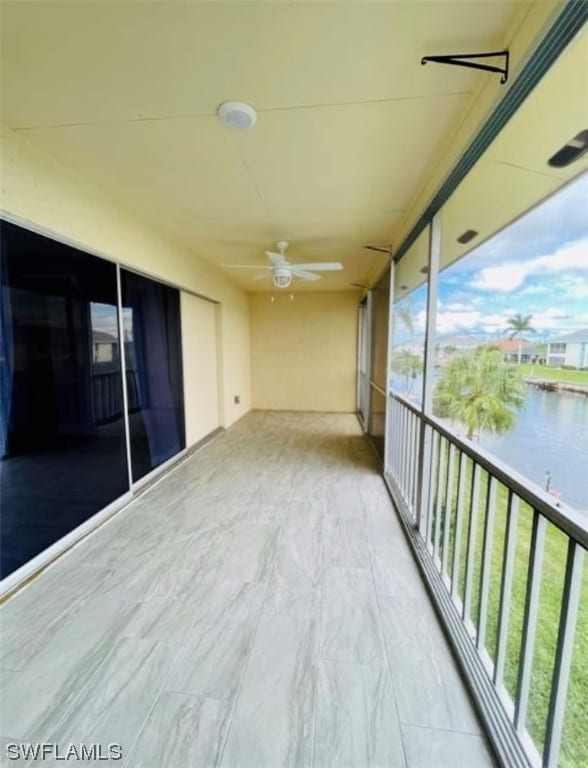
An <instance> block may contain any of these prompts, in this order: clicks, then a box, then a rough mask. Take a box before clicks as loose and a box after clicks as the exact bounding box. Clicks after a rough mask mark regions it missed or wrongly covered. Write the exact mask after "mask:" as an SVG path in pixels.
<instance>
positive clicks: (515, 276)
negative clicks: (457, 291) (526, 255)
mask: <svg viewBox="0 0 588 768" xmlns="http://www.w3.org/2000/svg"><path fill="white" fill-rule="evenodd" d="M568 270H574V271H581V272H586V273H587V275H586V281H588V239H584V240H579V241H577V242H575V243H572V244H571V245H566V246H564V247H563V248H559V249H558V250H557V251H555V252H554V253H550V254H547V255H543V256H537V257H535V258H533V259H528V260H527V261H521V262H511V263H508V264H500V265H497V266H495V267H485V268H484V269H481V270H480V272H479V274H478V275H477V276H476V277H475V278H474V280H473V281H472V282H471V284H470V285H471V287H472V288H475V289H477V290H481V291H499V292H503V293H511V292H512V291H516V290H517V288H520V287H521V286H522V285H523V283H524V282H525V280H526V279H527V278H528V277H533V276H543V277H545V276H550V275H554V276H555V275H561V274H562V273H563V272H565V271H568ZM554 279H556V278H554ZM554 287H555V286H554Z"/></svg>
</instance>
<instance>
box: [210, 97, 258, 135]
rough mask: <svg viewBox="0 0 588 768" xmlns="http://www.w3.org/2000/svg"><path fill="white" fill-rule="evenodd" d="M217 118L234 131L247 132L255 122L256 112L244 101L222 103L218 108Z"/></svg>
mask: <svg viewBox="0 0 588 768" xmlns="http://www.w3.org/2000/svg"><path fill="white" fill-rule="evenodd" d="M218 116H219V118H220V120H221V122H223V123H224V124H225V125H226V126H228V127H229V128H232V129H233V130H234V131H247V130H249V128H253V126H254V125H255V123H256V122H257V112H256V111H255V109H254V108H253V107H252V106H251V104H247V103H246V102H245V101H223V103H222V104H221V105H220V106H219V108H218Z"/></svg>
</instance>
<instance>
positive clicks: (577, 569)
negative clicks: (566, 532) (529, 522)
mask: <svg viewBox="0 0 588 768" xmlns="http://www.w3.org/2000/svg"><path fill="white" fill-rule="evenodd" d="M584 554H585V550H584V548H583V547H582V546H581V545H580V544H576V542H574V541H572V539H570V540H569V543H568V556H567V560H566V573H565V579H564V589H563V595H562V602H561V615H560V619H559V630H558V636H557V648H556V651H555V664H554V668H553V679H552V682H551V695H550V699H549V711H548V714H547V730H546V734H545V747H544V752H543V765H544V767H545V768H552V766H553V768H556V767H557V765H558V760H559V750H560V746H561V736H562V729H563V724H564V715H565V707H566V696H567V692H568V682H569V679H570V667H571V665H572V654H573V651H574V639H575V636H576V621H577V618H578V607H579V604H580V592H581V591H582V569H583V565H584ZM585 704H586V702H584V705H585Z"/></svg>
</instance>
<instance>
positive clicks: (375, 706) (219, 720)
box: [0, 411, 493, 768]
mask: <svg viewBox="0 0 588 768" xmlns="http://www.w3.org/2000/svg"><path fill="white" fill-rule="evenodd" d="M2 621H3V628H2V643H1V646H0V688H1V691H0V693H1V695H2V704H1V705H0V706H1V711H0V715H1V717H0V738H1V742H0V749H3V753H2V755H1V756H0V764H2V765H4V764H6V765H14V764H18V765H21V764H26V761H18V762H13V761H8V760H7V759H6V753H5V745H6V744H7V743H9V742H14V741H18V740H22V741H26V742H31V741H41V742H43V741H45V742H58V743H59V744H60V745H61V746H62V747H63V748H66V747H67V746H68V744H70V743H73V744H79V743H80V742H85V743H88V744H91V743H94V742H100V743H102V744H104V745H108V744H113V743H114V744H121V745H122V748H123V760H122V764H123V765H124V766H126V767H127V768H136V767H140V768H209V767H210V768H212V767H213V766H222V767H223V768H228V767H229V766H230V767H231V768H278V767H279V766H293V767H300V768H306V767H307V766H316V768H323V766H324V768H326V767H327V766H333V767H334V768H343V767H344V766H354V767H356V768H368V767H369V768H373V767H376V766H377V767H380V766H381V767H382V768H384V766H386V767H388V766H398V767H399V768H446V767H447V768H457V767H458V766H459V767H461V766H464V767H466V766H467V768H473V767H474V766H476V767H479V768H482V767H484V766H492V765H493V762H492V758H491V755H490V752H489V750H488V746H487V744H486V741H485V738H484V736H483V734H482V731H481V728H480V725H479V723H478V720H477V718H476V715H475V713H474V710H473V708H472V706H471V704H470V701H469V698H468V696H467V694H466V692H465V689H464V686H463V683H462V681H461V679H460V677H459V674H458V672H457V669H456V666H455V664H454V661H453V659H452V657H451V654H450V652H449V650H448V647H447V644H446V641H445V639H444V636H443V633H442V632H441V630H440V628H439V626H438V623H437V620H436V617H435V613H434V611H433V609H432V607H431V605H430V603H429V601H428V598H427V594H426V591H425V589H424V587H423V584H422V582H421V580H420V576H419V572H418V569H417V568H416V566H415V564H414V561H413V559H412V555H411V553H410V550H409V548H408V545H407V543H406V541H405V539H404V536H403V533H402V529H401V527H400V525H399V522H398V520H397V518H396V516H395V512H394V510H393V508H392V505H391V503H390V500H389V497H388V494H387V492H386V489H385V487H384V484H383V481H382V479H381V477H380V476H379V473H378V467H377V463H376V461H375V459H374V455H373V453H372V451H371V448H370V446H369V444H368V443H367V441H366V439H365V438H364V437H363V436H362V434H361V432H360V430H359V427H358V424H357V421H356V419H355V417H354V416H352V415H336V414H320V413H314V414H305V413H279V412H263V411H255V412H252V413H250V414H249V415H248V416H246V417H245V418H244V419H242V420H241V421H240V422H239V423H238V424H236V425H235V426H234V427H232V428H231V429H230V430H228V431H227V432H226V433H225V434H223V435H221V436H220V437H218V438H217V439H216V440H215V441H214V442H212V443H211V444H209V445H208V446H206V447H205V448H204V449H202V450H201V451H199V452H198V453H197V454H195V455H194V456H192V457H191V458H189V459H188V460H186V461H185V462H183V463H182V464H181V465H179V466H178V467H176V468H175V469H174V470H173V471H172V472H171V473H170V474H168V475H167V476H166V477H164V478H163V479H162V480H161V481H160V482H158V483H157V484H155V485H154V486H153V487H152V488H150V489H149V490H148V491H146V492H145V493H143V494H142V495H141V496H140V497H139V498H138V499H136V500H135V501H134V502H133V503H132V504H130V505H129V506H128V507H127V508H126V509H125V510H123V511H121V512H120V513H119V514H118V515H117V516H116V517H114V518H113V519H112V520H111V521H110V522H109V523H108V524H106V525H105V526H103V527H102V528H100V529H99V530H98V531H96V532H95V533H94V534H92V535H91V536H90V537H88V538H87V539H86V540H85V541H84V542H82V543H81V544H80V545H78V546H77V547H76V548H75V549H74V550H72V551H71V552H70V553H68V554H67V555H65V556H64V557H63V558H61V559H60V560H58V561H57V562H56V563H55V564H54V565H53V566H51V567H50V568H48V569H47V570H46V571H45V572H44V573H42V574H41V575H40V576H39V577H38V578H37V579H35V580H34V581H33V582H32V583H31V584H30V585H29V586H28V587H26V588H25V589H23V590H22V591H21V592H20V593H18V594H17V595H16V596H15V597H13V598H12V599H11V600H10V601H8V602H7V603H6V605H5V606H4V607H3V610H2ZM30 764H31V765H43V766H45V765H51V764H53V763H52V762H51V760H46V761H33V762H32V763H30ZM55 764H56V765H62V764H63V763H62V762H56V763H55ZM85 764H88V761H86V763H85ZM96 764H97V765H98V764H100V765H104V764H107V763H105V762H104V761H100V762H98V761H97V762H96ZM117 764H118V765H121V762H117Z"/></svg>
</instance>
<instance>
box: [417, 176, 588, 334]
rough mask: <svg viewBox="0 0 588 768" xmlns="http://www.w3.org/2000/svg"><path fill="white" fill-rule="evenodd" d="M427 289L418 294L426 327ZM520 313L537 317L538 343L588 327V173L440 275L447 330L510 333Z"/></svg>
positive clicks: (440, 318)
mask: <svg viewBox="0 0 588 768" xmlns="http://www.w3.org/2000/svg"><path fill="white" fill-rule="evenodd" d="M424 295H425V291H424V290H423V289H419V290H418V291H415V292H414V294H413V297H412V298H413V302H414V310H415V313H416V317H417V322H416V327H417V328H418V329H419V330H421V329H424V319H425V317H424V305H423V301H424ZM519 312H520V313H521V314H523V315H532V316H533V318H532V321H531V324H532V326H533V327H534V328H535V329H536V330H537V333H536V334H531V335H529V337H528V338H529V339H530V340H533V341H544V340H546V339H548V338H553V337H554V336H557V335H561V334H563V333H567V332H570V331H574V330H579V329H581V328H588V174H584V175H583V176H581V177H580V178H578V179H576V180H575V181H574V182H572V183H571V184H568V185H567V186H566V187H564V188H563V189H561V190H560V191H558V192H557V193H556V194H554V195H553V196H552V197H551V198H549V199H548V200H546V201H545V202H543V203H542V204H541V205H540V206H538V207H537V208H535V209H534V210H532V211H530V212H529V213H527V214H526V215H525V216H524V217H523V218H521V219H519V220H518V221H516V222H514V223H513V224H512V225H511V226H509V227H508V228H506V229H505V230H503V231H502V232H500V233H499V234H498V235H496V236H495V237H493V238H491V239H490V240H488V241H487V242H486V243H484V244H482V245H481V246H480V247H479V248H477V249H476V250H475V251H472V252H470V253H469V254H468V255H467V256H465V257H464V258H463V259H461V260H460V261H458V262H457V263H456V264H454V265H453V266H451V267H450V268H448V269H447V270H445V271H444V272H443V273H442V275H441V276H440V282H439V305H438V308H437V332H438V334H440V335H449V334H451V335H454V334H455V335H462V334H468V335H474V336H475V337H478V338H480V339H487V338H495V337H497V336H505V333H506V329H507V324H506V322H507V319H508V318H509V317H512V316H513V315H514V314H516V313H519Z"/></svg>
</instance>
